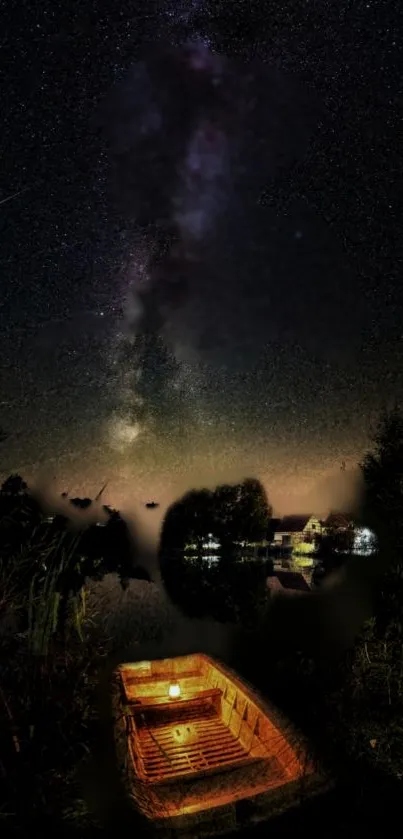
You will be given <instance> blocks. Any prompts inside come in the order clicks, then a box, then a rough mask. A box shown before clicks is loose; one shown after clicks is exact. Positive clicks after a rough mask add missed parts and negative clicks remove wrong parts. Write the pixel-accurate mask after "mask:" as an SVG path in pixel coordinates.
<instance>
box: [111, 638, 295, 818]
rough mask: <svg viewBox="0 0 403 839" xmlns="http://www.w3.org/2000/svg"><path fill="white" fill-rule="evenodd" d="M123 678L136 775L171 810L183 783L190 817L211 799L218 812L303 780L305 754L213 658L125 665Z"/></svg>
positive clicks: (240, 684)
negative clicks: (299, 752)
mask: <svg viewBox="0 0 403 839" xmlns="http://www.w3.org/2000/svg"><path fill="white" fill-rule="evenodd" d="M120 677H121V689H122V699H123V701H124V703H125V707H126V712H127V723H128V729H127V730H128V738H129V750H130V754H131V757H132V762H133V767H134V772H135V776H136V777H137V779H138V781H139V782H140V783H141V786H142V787H143V789H144V788H146V787H147V785H148V788H149V790H151V788H154V789H156V790H157V798H158V802H159V804H161V802H163V801H164V799H165V804H168V803H169V810H170V811H172V807H173V806H174V802H173V799H174V798H175V796H174V795H173V788H174V786H176V787H178V782H185V787H182V792H181V798H180V800H181V802H182V804H181V808H180V810H181V812H183V811H184V809H183V808H184V804H185V801H186V802H187V805H186V807H185V809H186V810H187V811H188V812H190V811H191V810H192V809H197V807H198V802H199V806H200V801H202V800H203V798H204V799H205V797H206V796H207V798H208V800H209V801H210V806H214V804H215V803H226V802H227V803H228V802H230V801H233V800H236V799H240V798H244V797H245V796H247V795H256V794H258V793H259V792H262V791H265V790H267V789H270V788H273V787H277V786H280V785H283V784H287V783H288V782H290V781H292V780H296V779H297V778H300V777H301V776H302V774H303V772H304V769H305V768H304V767H303V765H302V762H301V756H298V755H297V753H296V751H295V748H294V747H293V746H292V745H291V743H290V742H289V740H288V739H286V737H285V736H284V733H283V732H282V731H281V730H280V728H279V727H278V726H277V725H276V724H275V722H274V721H273V720H272V719H271V718H270V716H269V712H268V710H267V709H265V708H264V707H263V706H261V704H260V703H259V700H258V698H257V697H256V696H255V695H254V694H252V690H251V689H249V688H248V687H247V686H246V685H245V684H243V683H242V682H241V681H240V680H238V678H237V677H236V676H235V674H234V675H233V674H232V673H230V672H229V671H227V670H226V668H223V667H222V666H221V665H220V664H219V663H217V662H216V661H213V660H212V659H210V658H208V657H207V656H205V655H202V654H198V655H191V656H183V657H180V658H175V659H166V660H161V661H146V662H145V661H143V662H136V663H134V664H125V665H122V666H121V667H120ZM213 776H216V777H215V778H214V777H213ZM218 776H219V778H218ZM189 781H195V782H198V783H196V785H195V784H193V785H192V786H190V785H189V783H187V782H189ZM218 781H219V782H218ZM164 790H165V792H164ZM169 790H170V791H169ZM192 791H193V792H192ZM155 804H157V800H156V801H155ZM204 806H206V801H204ZM158 809H159V807H158ZM174 809H175V808H174Z"/></svg>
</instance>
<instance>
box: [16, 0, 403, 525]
mask: <svg viewBox="0 0 403 839" xmlns="http://www.w3.org/2000/svg"><path fill="white" fill-rule="evenodd" d="M108 6H109V7H108ZM144 8H146V9H147V12H146V13H145V12H144V11H142V12H138V11H137V9H143V10H144ZM7 9H8V10H7V15H8V19H6V21H5V24H3V29H2V35H1V42H0V55H1V59H2V74H1V82H0V84H1V87H2V89H1V102H2V129H1V134H0V145H1V172H0V231H1V234H0V345H1V354H0V402H1V408H0V426H2V427H3V428H4V429H5V430H6V431H8V432H10V438H9V440H8V442H7V444H6V445H5V446H4V444H3V446H2V450H1V464H0V466H1V472H2V474H4V476H5V475H7V474H9V473H10V472H11V471H18V472H20V473H21V474H22V475H24V476H25V477H26V478H27V479H29V478H33V477H35V476H37V475H38V474H40V473H42V472H43V470H46V473H47V475H48V478H49V480H50V479H51V478H52V479H54V480H55V486H57V487H58V488H60V491H62V490H67V491H70V492H72V493H74V494H77V493H80V494H83V493H85V494H89V495H90V496H94V495H95V494H96V492H97V491H98V490H99V489H100V487H101V486H102V485H103V483H104V482H105V481H108V482H109V483H108V487H107V491H106V493H105V496H104V498H105V501H106V502H108V503H112V504H113V505H114V506H120V507H121V508H123V509H125V508H130V507H131V506H135V505H136V504H140V503H144V502H146V501H149V500H152V499H154V498H155V499H156V500H158V501H160V502H161V504H162V507H163V508H164V506H165V505H166V504H167V503H169V502H171V501H172V500H173V499H174V498H175V497H176V496H178V494H180V493H181V492H182V491H184V490H185V489H188V488H189V487H190V486H191V485H200V484H203V483H205V482H207V483H210V484H214V483H215V482H217V481H218V480H220V481H221V480H232V479H235V478H238V477H244V476H246V475H255V476H257V477H260V478H261V479H262V480H263V482H264V485H265V487H266V488H267V490H268V493H269V497H270V498H271V499H272V501H273V502H274V504H275V506H276V507H277V509H278V510H280V512H281V511H285V512H288V511H290V512H291V511H292V512H295V511H297V512H298V511H299V510H300V509H301V508H302V507H305V508H306V507H309V506H316V508H317V511H318V512H322V509H318V507H319V506H320V505H321V506H322V507H325V506H326V504H331V503H336V502H335V497H334V495H332V493H333V490H332V487H334V481H336V479H337V476H338V475H339V474H340V465H341V463H342V462H343V461H344V462H345V464H346V466H347V470H349V469H350V468H353V467H354V465H355V464H356V463H357V460H359V458H360V457H361V455H362V453H363V451H364V450H365V448H366V446H367V444H368V434H369V433H370V431H371V428H372V426H373V424H374V422H375V421H376V419H377V416H378V413H379V410H380V409H381V408H382V407H383V406H384V405H385V404H390V403H391V402H392V401H393V400H395V399H397V400H399V399H400V398H401V396H402V389H403V364H402V360H403V352H402V349H403V282H402V255H403V246H402V236H401V229H402V182H401V176H402V147H403V144H402V139H403V119H402V108H401V105H402V93H401V74H400V70H399V66H400V64H401V60H402V18H401V15H399V10H398V7H397V4H396V5H395V4H391V3H387V2H371V0H369V2H354V3H350V2H347V0H334V2H329V0H327V1H326V0H325V2H321V3H316V2H306V3H304V4H296V3H294V2H293V1H292V2H291V0H289V2H283V3H281V4H277V3H263V2H262V0H259V2H257V0H256V2H251V0H248V2H238V3H235V2H234V3H233V4H228V3H216V2H214V3H208V2H202V1H201V2H190V0H189V2H187V3H186V2H182V3H180V2H178V3H175V2H165V3H162V2H161V3H153V2H150V0H147V4H145V3H141V4H140V3H138V4H135V3H132V4H130V3H119V4H112V3H110V4H106V3H104V4H98V5H96V4H92V3H90V2H85V0H83V2H76V3H75V4H73V6H72V7H71V8H70V7H69V6H67V5H66V4H57V3H50V2H46V0H45V2H43V3H42V4H40V5H39V6H38V7H37V9H36V8H35V7H34V6H33V4H31V3H26V2H19V3H16V2H10V3H9V5H8V7H7ZM399 16H400V20H399ZM325 502H326V504H325ZM296 508H299V509H296Z"/></svg>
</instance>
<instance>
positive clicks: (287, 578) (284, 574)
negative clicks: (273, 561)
mask: <svg viewBox="0 0 403 839" xmlns="http://www.w3.org/2000/svg"><path fill="white" fill-rule="evenodd" d="M276 577H277V579H278V581H279V582H280V584H281V586H282V587H283V588H285V589H292V591H310V588H309V585H308V583H307V581H306V579H305V577H304V576H303V574H299V573H298V572H297V571H276Z"/></svg>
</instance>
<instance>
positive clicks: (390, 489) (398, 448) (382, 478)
mask: <svg viewBox="0 0 403 839" xmlns="http://www.w3.org/2000/svg"><path fill="white" fill-rule="evenodd" d="M361 468H362V472H363V476H364V481H365V496H364V505H363V522H364V524H365V525H366V526H368V527H369V528H370V529H371V530H372V531H373V532H374V533H375V536H376V539H377V543H378V552H379V557H380V561H381V563H382V564H383V565H384V567H385V570H386V573H385V574H384V576H383V578H382V585H381V586H380V595H381V604H380V608H381V612H382V614H383V621H384V622H385V621H387V620H388V614H387V613H389V615H390V617H392V615H394V616H395V617H396V616H397V615H398V614H399V615H400V614H401V613H403V609H402V604H403V415H402V413H401V412H400V411H399V410H398V408H395V409H394V410H393V411H391V412H389V413H386V414H384V415H383V417H382V418H381V421H380V423H379V426H378V429H377V432H376V434H375V437H374V448H373V451H372V452H369V453H368V454H367V455H366V457H365V458H364V461H363V463H362V464H361ZM402 617H403V615H402Z"/></svg>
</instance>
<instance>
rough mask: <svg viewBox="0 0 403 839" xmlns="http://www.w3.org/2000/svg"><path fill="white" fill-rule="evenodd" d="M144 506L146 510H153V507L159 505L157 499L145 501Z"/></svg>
mask: <svg viewBox="0 0 403 839" xmlns="http://www.w3.org/2000/svg"><path fill="white" fill-rule="evenodd" d="M145 506H146V507H147V508H148V510H154V508H155V507H159V506H160V505H159V504H158V502H157V501H147V504H146V505H145Z"/></svg>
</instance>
